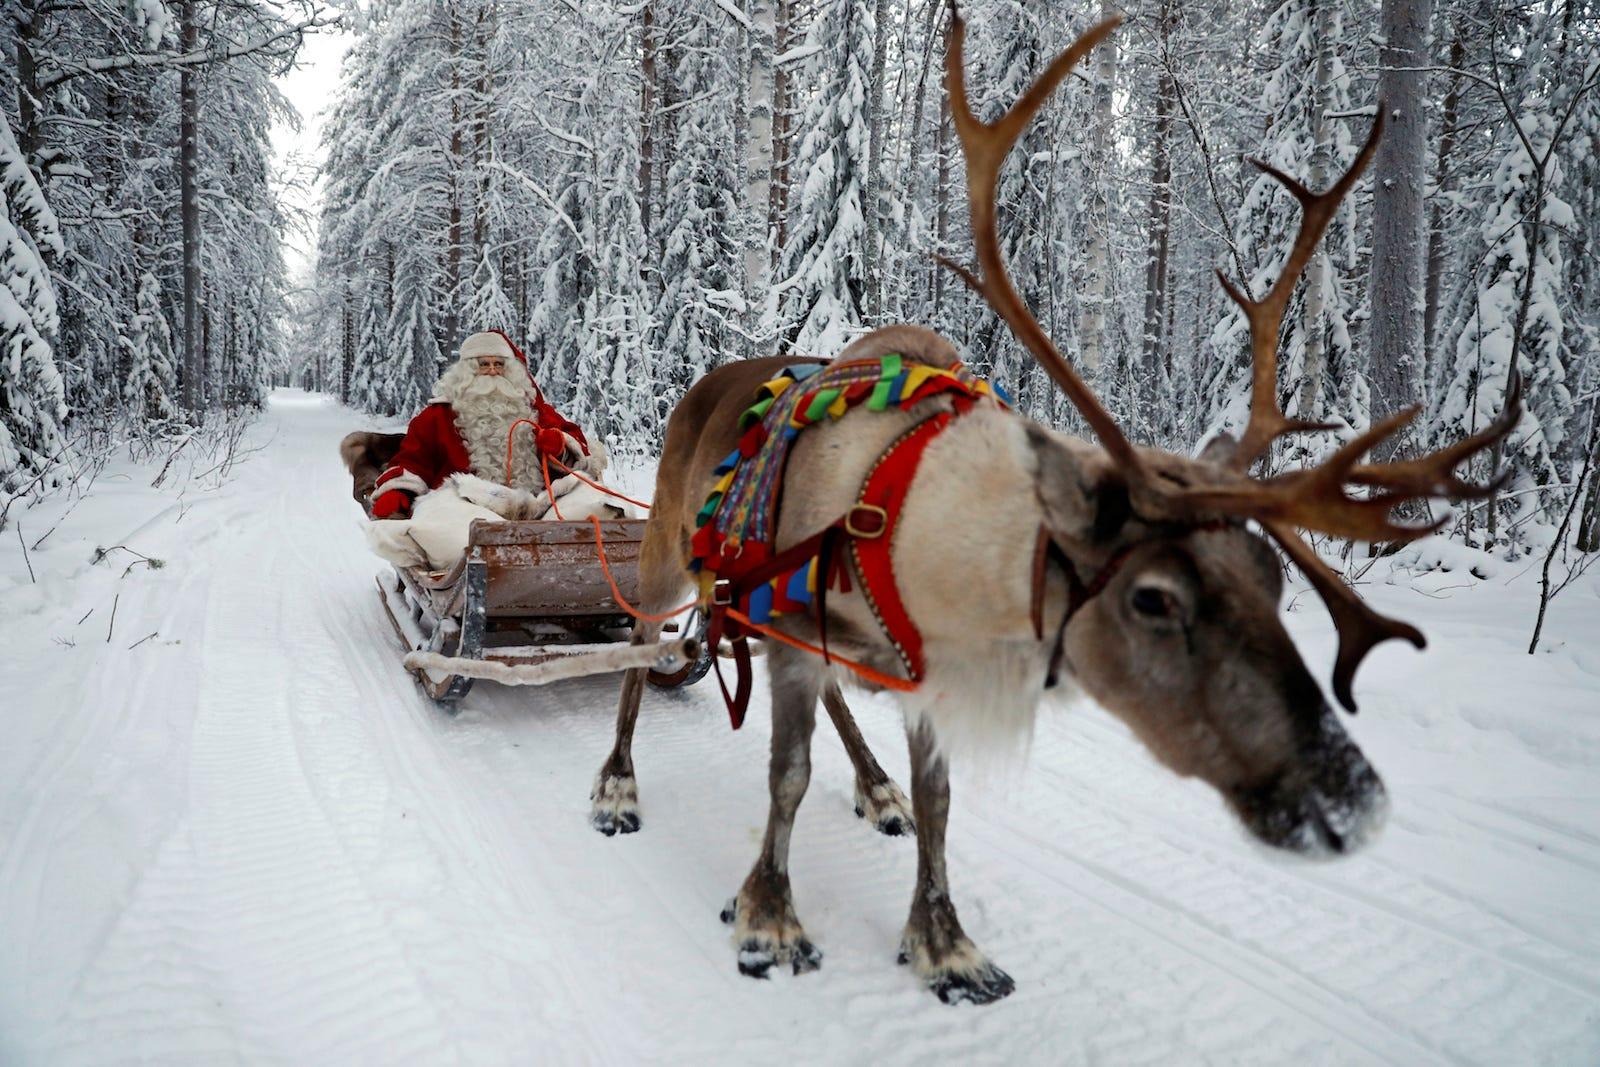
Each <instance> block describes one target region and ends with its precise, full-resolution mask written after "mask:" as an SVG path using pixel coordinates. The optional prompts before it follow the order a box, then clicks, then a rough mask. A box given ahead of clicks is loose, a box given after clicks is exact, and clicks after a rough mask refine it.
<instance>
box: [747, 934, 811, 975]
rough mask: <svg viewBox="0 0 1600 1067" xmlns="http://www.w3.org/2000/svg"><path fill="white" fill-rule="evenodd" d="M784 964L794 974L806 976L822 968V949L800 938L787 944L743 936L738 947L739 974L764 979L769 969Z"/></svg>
mask: <svg viewBox="0 0 1600 1067" xmlns="http://www.w3.org/2000/svg"><path fill="white" fill-rule="evenodd" d="M784 963H787V964H788V965H789V966H790V967H791V968H792V969H793V971H794V973H795V974H806V973H808V972H810V971H814V970H817V969H818V968H819V967H821V966H822V950H821V949H820V948H818V947H817V946H816V945H813V944H812V943H811V942H810V941H807V940H806V939H805V938H803V937H802V938H801V939H800V940H799V941H796V942H794V943H793V944H791V945H784V944H781V943H778V942H775V941H772V940H771V939H770V938H764V937H747V938H745V940H744V941H743V942H741V943H740V945H739V973H740V974H743V975H748V976H749V977H751V978H766V977H769V972H770V971H771V970H772V968H773V967H776V966H778V965H780V964H784Z"/></svg>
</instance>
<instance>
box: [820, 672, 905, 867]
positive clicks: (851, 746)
mask: <svg viewBox="0 0 1600 1067" xmlns="http://www.w3.org/2000/svg"><path fill="white" fill-rule="evenodd" d="M822 704H823V707H825V708H827V709H828V718H829V719H832V720H833V728H834V729H835V730H837V731H839V740H840V741H842V742H843V743H844V751H845V755H847V756H849V757H850V765H851V766H852V767H854V768H855V772H856V814H857V815H858V816H860V817H861V818H863V819H865V820H867V822H868V823H870V824H871V825H872V828H873V829H875V830H877V831H878V832H879V833H880V834H884V835H885V836H888V837H900V836H903V835H906V834H912V833H915V832H916V828H917V826H916V821H915V820H914V819H913V818H912V814H911V802H910V801H909V800H907V799H906V795H905V794H904V793H902V792H901V791H900V787H899V786H897V785H895V784H894V779H893V778H890V777H889V776H888V775H887V774H886V773H884V770H883V768H882V767H881V766H879V764H878V760H877V757H876V756H874V755H873V754H872V749H870V748H868V747H867V739H866V738H864V737H862V736H861V728H860V727H859V726H857V725H856V720H855V716H853V715H852V714H851V713H850V707H849V705H847V704H846V703H845V702H844V694H843V693H841V692H839V683H838V682H836V681H834V680H833V679H831V678H830V679H828V681H827V683H826V684H825V685H824V686H823V690H822Z"/></svg>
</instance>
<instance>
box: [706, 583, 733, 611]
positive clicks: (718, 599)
mask: <svg viewBox="0 0 1600 1067" xmlns="http://www.w3.org/2000/svg"><path fill="white" fill-rule="evenodd" d="M711 603H713V604H715V605H717V606H718V607H729V606H731V605H732V604H733V583H732V582H730V581H728V579H726V578H718V579H717V580H716V581H715V582H714V583H712V586H711Z"/></svg>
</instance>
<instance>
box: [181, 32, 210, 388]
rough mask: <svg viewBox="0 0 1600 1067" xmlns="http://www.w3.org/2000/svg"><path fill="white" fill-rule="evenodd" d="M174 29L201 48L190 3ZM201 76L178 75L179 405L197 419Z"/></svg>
mask: <svg viewBox="0 0 1600 1067" xmlns="http://www.w3.org/2000/svg"><path fill="white" fill-rule="evenodd" d="M178 25H179V32H180V34H181V37H182V40H183V50H184V51H185V52H192V51H194V50H195V49H196V48H198V47H199V45H200V26H199V23H198V22H197V21H196V13H195V9H194V0H180V2H179V4H178ZM198 77H199V72H198V71H197V70H196V69H195V68H194V67H192V66H191V67H184V68H183V70H182V71H180V72H179V75H178V101H179V112H178V145H179V148H178V195H179V198H180V201H181V208H180V213H181V216H182V224H183V407H184V410H186V411H188V412H189V413H190V414H191V415H197V414H199V412H200V409H201V407H202V406H203V405H204V403H205V381H204V377H205V369H204V365H203V362H202V361H203V359H204V354H203V351H202V348H201V345H202V338H201V329H202V327H201V315H200V196H199V189H198V178H199V170H200V145H199V137H200V133H199V131H200V91H199V86H198V85H196V84H195V81H196V79H197V78H198Z"/></svg>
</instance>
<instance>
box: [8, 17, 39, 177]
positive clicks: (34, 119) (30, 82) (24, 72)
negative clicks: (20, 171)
mask: <svg viewBox="0 0 1600 1067" xmlns="http://www.w3.org/2000/svg"><path fill="white" fill-rule="evenodd" d="M38 7H39V5H38V3H37V0H21V2H20V3H19V4H18V6H17V8H16V10H15V11H14V12H13V13H12V14H10V15H8V16H7V20H8V21H10V22H11V24H12V26H13V29H14V33H15V36H14V37H13V41H14V42H15V43H14V45H13V47H14V49H15V52H16V57H17V147H18V148H20V149H21V150H22V158H23V159H24V160H25V161H27V164H28V166H30V167H36V166H37V163H38V160H37V159H35V158H34V157H35V156H36V155H37V154H38V152H39V149H40V147H41V139H42V134H41V132H40V129H39V110H38V97H39V89H38V71H39V68H38V65H37V64H36V63H35V61H34V58H33V42H34V40H36V39H37V38H38V36H39V34H40V32H41V31H42V30H43V29H44V27H43V26H41V25H40V22H41V20H42V18H43V16H42V15H40V13H39V11H38Z"/></svg>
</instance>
